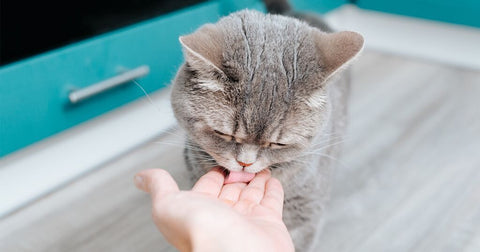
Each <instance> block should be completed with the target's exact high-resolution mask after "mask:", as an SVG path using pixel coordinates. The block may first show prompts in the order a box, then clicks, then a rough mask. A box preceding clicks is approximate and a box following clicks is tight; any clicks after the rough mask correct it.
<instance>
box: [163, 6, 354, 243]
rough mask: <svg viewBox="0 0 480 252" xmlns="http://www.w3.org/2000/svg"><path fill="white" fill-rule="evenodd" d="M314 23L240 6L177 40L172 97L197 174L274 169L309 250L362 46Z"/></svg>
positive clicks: (292, 224) (299, 238)
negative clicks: (351, 68)
mask: <svg viewBox="0 0 480 252" xmlns="http://www.w3.org/2000/svg"><path fill="white" fill-rule="evenodd" d="M266 2H267V7H268V2H271V1H266ZM280 2H282V1H280ZM283 2H285V1H283ZM287 4H288V3H287ZM271 6H272V5H270V10H272V7H271ZM287 7H288V8H289V6H287ZM287 7H283V9H282V8H280V10H282V11H283V12H285V11H286V10H288V8H287ZM315 22H319V23H320V24H321V25H316V24H315ZM309 23H310V24H308V23H307V22H304V21H300V20H299V19H297V18H293V17H287V16H282V15H273V14H263V13H261V12H258V11H252V10H242V11H239V12H235V13H232V14H230V15H229V16H226V17H223V18H221V19H220V20H219V21H218V22H217V23H215V24H205V25H203V26H202V27H200V28H199V29H198V30H196V31H195V32H194V33H192V34H189V35H185V36H182V37H180V43H181V45H182V47H183V50H184V56H185V63H184V64H183V65H182V66H181V67H180V69H179V70H178V73H177V75H176V77H175V79H174V80H173V87H172V94H171V103H172V108H173V111H174V114H175V117H176V118H177V120H178V122H179V125H180V126H181V127H182V128H183V129H185V131H186V132H187V140H186V146H185V160H186V163H187V167H188V169H189V170H190V171H191V173H192V180H193V181H196V180H197V179H198V178H199V177H200V176H201V175H203V174H204V173H205V172H206V171H208V170H209V169H211V168H212V167H214V166H217V165H220V166H222V167H223V168H224V169H225V170H228V171H231V172H244V173H245V172H248V173H257V172H259V171H261V170H263V169H267V168H268V169H271V171H272V176H273V177H276V178H277V179H279V180H280V181H281V183H282V185H283V187H284V191H285V205H284V213H283V220H284V222H285V224H286V226H287V228H288V229H289V232H290V234H291V235H292V239H293V241H294V244H295V248H296V250H297V251H309V250H312V249H313V248H314V247H315V241H316V240H317V237H318V235H319V231H320V225H321V220H322V215H323V212H324V208H325V203H326V201H327V199H328V195H329V187H330V186H329V184H330V173H331V170H332V168H333V167H334V165H335V161H333V160H334V159H335V157H337V156H338V153H339V150H340V147H339V145H338V141H339V137H341V136H342V134H343V133H344V130H345V127H346V121H347V120H346V112H347V111H346V110H347V95H348V90H349V81H348V76H347V75H346V74H345V73H346V72H345V71H342V70H343V69H345V68H346V67H347V66H348V65H349V63H350V62H351V61H352V59H354V58H356V57H357V55H358V54H359V53H360V51H361V50H362V48H363V37H362V36H361V35H360V34H358V33H355V32H349V31H344V32H336V33H330V30H328V33H327V32H326V31H322V30H320V29H321V28H323V29H327V28H326V27H327V26H326V25H325V24H323V23H322V22H321V21H320V20H317V21H315V20H314V21H313V22H312V21H309ZM312 25H313V26H312ZM314 26H316V27H319V28H320V29H319V28H315V27H314Z"/></svg>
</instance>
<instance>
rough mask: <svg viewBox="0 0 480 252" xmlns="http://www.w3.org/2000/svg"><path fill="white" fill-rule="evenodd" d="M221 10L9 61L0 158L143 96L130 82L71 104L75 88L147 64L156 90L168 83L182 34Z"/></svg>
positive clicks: (201, 8)
mask: <svg viewBox="0 0 480 252" xmlns="http://www.w3.org/2000/svg"><path fill="white" fill-rule="evenodd" d="M219 16H220V8H219V4H218V3H217V2H208V3H205V4H201V5H198V6H194V7H192V8H188V9H185V10H182V11H179V12H174V13H171V14H168V15H165V16H162V17H160V18H157V19H153V20H149V21H147V22H142V23H139V24H136V25H134V26H130V27H127V28H124V29H120V30H117V31H115V32H111V33H107V34H104V35H101V36H98V37H95V38H93V39H89V40H87V41H84V42H80V43H76V44H73V45H70V46H67V47H64V48H61V49H59V50H55V51H52V52H49V53H46V54H43V55H39V56H36V57H34V58H31V59H27V60H24V61H21V62H17V63H14V64H11V65H7V66H5V67H2V68H1V69H0V157H1V156H3V155H5V154H7V153H10V152H12V151H15V150H18V149H20V148H22V147H24V146H26V145H28V144H31V143H33V142H35V141H38V140H41V139H43V138H45V137H47V136H50V135H53V134H55V133H57V132H60V131H62V130H64V129H66V128H69V127H72V126H74V125H76V124H78V123H80V122H83V121H86V120H88V119H90V118H92V117H95V116H98V115H100V114H102V113H104V112H106V111H109V110H111V109H114V108H116V107H118V106H120V105H122V104H125V103H127V102H129V101H132V100H134V99H135V98H138V97H141V96H143V93H142V92H141V90H140V89H139V88H138V87H136V86H135V85H134V84H131V83H130V84H127V85H124V86H123V87H120V88H116V89H113V90H111V91H108V92H106V93H105V94H102V95H100V96H97V97H93V98H91V99H89V100H86V101H84V102H82V103H79V104H76V105H70V104H69V102H68V97H67V96H68V93H69V92H70V91H71V90H74V89H78V88H81V87H85V86H89V85H91V84H93V83H96V82H99V81H101V80H104V79H107V78H110V77H112V76H115V75H117V74H118V73H119V71H120V70H125V69H133V68H135V67H138V66H141V65H148V66H149V67H150V73H149V74H148V75H147V76H145V77H143V78H142V79H140V80H139V83H140V84H142V86H143V87H144V88H145V89H146V90H147V91H148V92H151V91H154V90H156V89H159V88H161V87H163V86H165V85H166V84H168V83H169V82H170V80H171V79H172V78H173V76H174V74H175V72H176V69H177V68H178V66H179V65H180V64H181V62H182V53H181V48H180V45H179V42H178V37H179V36H180V35H182V34H186V33H190V32H192V31H193V30H195V29H196V28H197V27H198V26H199V25H201V24H203V23H207V22H215V21H216V20H217V19H218V18H219ZM32 43H34V41H32Z"/></svg>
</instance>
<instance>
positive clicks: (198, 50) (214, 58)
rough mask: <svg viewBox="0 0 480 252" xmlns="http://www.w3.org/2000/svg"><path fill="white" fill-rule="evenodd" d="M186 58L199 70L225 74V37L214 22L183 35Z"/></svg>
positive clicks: (182, 40)
mask: <svg viewBox="0 0 480 252" xmlns="http://www.w3.org/2000/svg"><path fill="white" fill-rule="evenodd" d="M179 40H180V43H181V44H182V47H183V49H184V54H185V59H186V60H187V62H188V63H189V64H190V65H191V66H192V67H194V68H196V69H199V70H206V71H209V70H212V69H213V70H215V71H217V72H219V73H222V74H223V71H222V70H221V68H222V54H223V50H224V42H223V41H224V39H223V34H222V32H221V31H220V30H219V29H218V28H217V27H216V26H215V25H213V24H206V25H204V26H202V27H200V29H198V30H197V31H195V32H194V33H192V34H189V35H185V36H181V37H180V38H179Z"/></svg>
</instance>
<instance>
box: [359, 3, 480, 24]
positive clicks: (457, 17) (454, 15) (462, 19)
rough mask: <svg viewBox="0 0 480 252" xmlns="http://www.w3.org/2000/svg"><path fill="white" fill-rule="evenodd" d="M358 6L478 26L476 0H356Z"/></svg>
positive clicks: (479, 21)
mask: <svg viewBox="0 0 480 252" xmlns="http://www.w3.org/2000/svg"><path fill="white" fill-rule="evenodd" d="M356 3H357V5H358V6H359V7H360V8H365V9H371V10H377V11H384V12H390V13H395V14H401V15H407V16H413V17H420V18H427V19H433V20H438V21H444V22H450V23H456V24H462V25H470V26H476V27H480V1H478V0H458V1H453V0H404V1H384V0H358V1H356Z"/></svg>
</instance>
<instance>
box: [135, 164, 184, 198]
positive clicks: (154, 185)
mask: <svg viewBox="0 0 480 252" xmlns="http://www.w3.org/2000/svg"><path fill="white" fill-rule="evenodd" d="M134 182H135V185H136V186H137V188H138V189H140V190H142V191H144V192H147V193H150V194H151V195H152V198H157V197H162V196H164V195H166V194H169V193H172V192H178V191H179V189H178V185H177V183H176V182H175V180H174V179H173V178H172V176H171V175H170V173H168V172H167V171H165V170H162V169H149V170H144V171H141V172H139V173H137V174H136V175H135V177H134Z"/></svg>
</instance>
